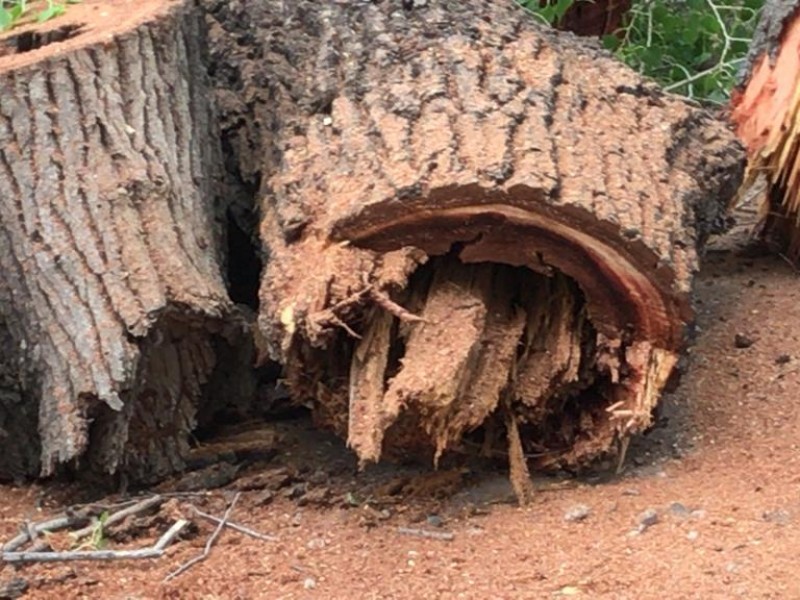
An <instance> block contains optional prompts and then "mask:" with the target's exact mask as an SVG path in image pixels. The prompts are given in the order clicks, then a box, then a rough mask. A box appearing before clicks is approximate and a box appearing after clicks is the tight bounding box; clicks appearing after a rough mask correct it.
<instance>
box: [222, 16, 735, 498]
mask: <svg viewBox="0 0 800 600" xmlns="http://www.w3.org/2000/svg"><path fill="white" fill-rule="evenodd" d="M211 15H212V18H213V19H212V22H213V27H212V32H213V34H212V44H213V46H214V47H215V48H216V49H217V53H218V54H217V55H216V56H218V57H219V59H220V65H219V70H220V72H222V73H225V74H226V76H227V77H230V76H231V73H235V74H236V81H237V83H238V85H240V87H241V89H243V90H244V94H245V95H246V96H247V97H248V98H249V103H248V105H247V106H242V105H241V104H235V103H232V102H230V98H229V95H225V96H222V100H223V101H224V102H225V104H224V106H225V107H226V113H225V118H224V121H225V123H227V124H229V125H228V126H226V128H225V131H227V132H228V135H230V140H229V144H230V146H231V147H232V148H249V150H247V151H242V152H241V156H240V158H239V160H238V163H237V164H238V165H239V167H240V168H241V170H242V172H243V173H253V172H254V166H253V163H252V147H253V143H254V142H253V140H256V142H255V143H256V145H257V147H259V148H260V152H261V155H262V156H263V157H264V158H263V161H262V163H261V171H260V172H261V173H262V174H263V173H268V174H269V176H268V177H266V178H264V179H262V181H261V211H262V217H263V219H262V222H261V226H260V235H261V239H262V241H263V243H264V245H265V248H266V249H267V251H268V254H269V261H268V262H267V264H266V268H265V271H264V275H263V279H262V285H261V290H260V301H261V302H260V311H259V312H260V314H259V333H260V336H261V338H260V347H261V352H262V354H263V356H265V357H270V358H272V359H274V360H277V361H279V362H281V363H283V364H284V365H285V375H286V381H287V384H288V386H289V388H290V389H291V391H292V393H293V394H294V396H295V397H296V399H297V400H298V401H299V402H303V403H306V404H307V405H309V406H311V407H312V409H313V411H314V415H315V418H316V420H317V422H318V423H320V424H321V425H324V426H328V427H332V428H333V429H334V430H336V431H337V432H339V433H340V434H341V435H342V436H344V437H346V438H347V439H348V442H349V444H350V445H351V446H352V447H353V448H354V450H355V451H356V453H357V454H358V455H359V458H360V459H361V461H362V462H370V461H374V460H377V459H378V458H380V457H381V456H384V455H394V454H409V453H415V454H420V455H422V456H429V457H430V458H431V459H433V460H434V461H435V460H436V459H437V458H439V457H440V456H441V454H442V452H444V451H445V450H446V449H448V448H452V447H455V446H457V445H458V443H459V440H461V439H462V438H463V436H465V435H476V436H480V435H481V430H485V431H486V436H485V438H486V440H487V441H486V442H485V443H486V445H487V447H492V445H493V442H492V439H497V440H500V439H501V438H503V435H502V432H503V431H504V430H505V431H506V434H507V435H506V436H505V437H506V438H507V440H506V442H503V443H508V444H509V453H510V455H511V456H512V458H513V457H517V458H516V459H515V460H516V461H517V462H519V461H520V460H522V458H521V457H522V456H523V455H528V454H530V455H534V456H535V457H536V461H535V463H536V464H537V465H540V466H565V467H574V468H578V467H580V466H583V465H585V464H587V463H589V462H591V461H592V460H593V459H595V458H597V457H599V456H603V455H605V454H609V453H614V452H616V450H617V448H618V447H619V444H620V442H621V440H623V439H624V438H626V437H627V436H628V435H630V434H632V433H635V432H638V431H642V430H643V429H645V428H646V427H647V426H648V425H649V424H650V419H651V416H650V415H651V410H652V408H653V406H654V405H655V403H656V402H657V401H658V398H659V394H660V393H661V390H662V389H663V386H664V385H665V382H666V380H667V379H668V377H669V374H670V373H671V372H672V369H673V366H674V364H675V362H676V360H677V357H678V354H679V353H680V351H681V348H682V345H683V343H684V341H685V337H684V331H685V327H686V325H687V323H688V322H689V321H690V320H691V318H692V315H691V309H690V298H689V293H690V289H691V280H692V276H693V273H694V272H695V270H696V269H697V265H698V262H697V261H698V249H699V248H700V247H701V246H702V244H703V242H704V241H705V239H706V238H707V236H708V235H709V233H710V232H712V231H713V230H714V229H715V228H716V227H718V226H719V225H720V224H721V222H724V219H723V212H724V208H725V204H726V202H727V199H728V198H730V197H731V196H732V195H733V192H734V190H735V189H736V187H737V183H738V179H739V177H740V175H741V168H742V154H741V149H740V148H739V147H738V146H737V145H736V144H735V143H734V138H733V135H732V133H731V132H730V131H729V130H728V129H727V128H726V127H725V126H724V125H723V124H721V123H720V122H719V121H717V120H715V119H714V118H712V117H711V116H710V115H709V114H708V113H705V112H703V111H702V110H699V109H698V108H697V107H696V106H693V105H690V104H688V103H686V102H684V101H682V100H680V99H679V98H677V97H674V96H670V95H667V94H663V93H662V92H661V91H659V90H658V89H657V88H656V87H655V86H654V85H653V84H649V83H647V82H645V81H644V80H642V79H641V78H640V77H639V76H638V75H637V74H636V73H634V72H633V71H631V70H630V69H628V68H627V67H625V66H624V65H622V64H621V63H619V62H618V61H616V60H614V59H613V58H612V57H611V56H610V55H608V54H607V53H605V52H603V51H601V50H599V49H598V47H597V45H596V44H595V43H593V42H588V41H586V40H583V39H580V38H576V37H575V36H572V35H564V34H559V33H556V32H553V31H552V30H548V29H544V28H542V27H540V26H539V25H538V24H537V23H536V22H535V21H534V20H533V19H531V18H530V17H529V15H527V14H526V13H525V11H523V10H522V9H521V8H520V7H519V6H517V5H515V4H514V3H513V2H502V1H501V2H491V3H487V2H480V1H478V0H467V1H465V2H459V3H446V2H428V3H426V4H425V6H417V5H416V4H415V5H414V7H413V8H412V9H409V10H404V9H403V8H402V3H399V2H384V3H380V4H370V3H365V4H359V5H356V4H347V5H346V6H345V5H338V4H332V3H331V4H325V5H324V6H323V5H319V4H317V3H310V2H302V1H300V2H295V3H291V4H288V3H281V2H263V3H261V4H260V5H259V6H258V7H249V8H248V9H247V10H244V9H240V8H239V7H236V6H232V5H225V6H218V8H217V9H216V10H214V11H212V12H211ZM278 21H280V22H281V23H288V24H291V27H290V30H284V31H283V33H282V34H281V35H272V34H270V35H267V34H265V33H264V31H263V29H261V27H262V25H263V24H265V23H275V22H278ZM240 39H248V40H252V41H253V43H254V44H255V47H257V48H259V52H256V53H255V56H257V57H258V59H257V60H255V59H252V58H250V57H243V56H242V51H241V50H240V49H239V48H238V46H237V40H240ZM232 57H235V61H234V60H233V59H232ZM342 57H346V60H344V59H343V58H342ZM265 81H266V82H268V84H267V86H266V88H267V89H268V90H269V92H268V93H266V92H264V91H263V88H264V86H263V84H264V82H265ZM299 81H302V82H303V83H302V84H298V83H297V82H299ZM251 107H252V108H251ZM253 115H257V116H258V118H259V119H263V120H262V122H263V123H264V125H265V130H267V129H268V131H269V135H265V134H260V135H259V133H258V132H254V131H253V130H252V128H247V127H241V128H239V129H237V128H236V125H235V124H236V123H242V122H244V123H247V122H248V119H249V118H250V117H252V116H253ZM267 124H268V127H266V126H267ZM258 144H260V146H259V145H258ZM470 432H474V433H470ZM498 443H500V442H498ZM514 471H515V472H516V473H517V474H518V475H519V474H522V473H524V472H526V471H525V468H523V466H522V465H517V466H516V467H514ZM520 478H521V479H524V477H522V475H520V476H519V477H517V479H520ZM521 479H520V481H521ZM517 488H518V491H519V492H520V493H521V495H523V496H524V494H525V490H524V485H522V484H520V485H519V486H517Z"/></svg>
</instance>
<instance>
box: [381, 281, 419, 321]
mask: <svg viewBox="0 0 800 600" xmlns="http://www.w3.org/2000/svg"><path fill="white" fill-rule="evenodd" d="M369 295H370V297H371V298H372V299H373V300H374V301H375V304H377V305H378V306H380V307H381V308H382V309H384V310H385V311H386V312H389V313H391V314H393V315H394V316H395V317H397V318H398V319H400V320H401V321H406V322H408V323H424V322H425V319H423V318H422V317H420V316H419V315H415V314H414V313H412V312H410V311H408V310H406V309H405V308H403V307H402V306H400V305H399V304H397V302H395V301H394V300H392V299H391V298H389V296H387V295H386V294H384V293H383V292H379V291H378V290H376V289H375V288H372V289H371V290H370V294H369Z"/></svg>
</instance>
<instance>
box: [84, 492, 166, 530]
mask: <svg viewBox="0 0 800 600" xmlns="http://www.w3.org/2000/svg"><path fill="white" fill-rule="evenodd" d="M163 502H164V498H162V497H161V496H150V497H149V498H145V499H144V500H142V501H140V502H137V503H136V504H134V505H133V506H129V507H127V508H124V509H122V510H120V511H117V512H115V513H113V514H111V515H109V516H108V519H106V521H105V523H103V527H110V526H111V525H114V524H115V523H119V522H120V521H122V520H124V519H125V518H127V517H129V516H131V515H135V514H137V513H140V512H144V511H146V510H148V509H150V508H153V507H154V506H159V505H161V504H162V503H163ZM96 527H97V523H92V524H91V525H87V526H86V527H84V528H83V529H79V530H78V531H74V532H72V533H71V534H70V535H71V536H72V537H74V538H75V539H76V540H79V539H81V538H84V537H86V536H87V535H92V533H94V530H95V528H96Z"/></svg>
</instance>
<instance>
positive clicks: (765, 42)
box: [731, 0, 800, 264]
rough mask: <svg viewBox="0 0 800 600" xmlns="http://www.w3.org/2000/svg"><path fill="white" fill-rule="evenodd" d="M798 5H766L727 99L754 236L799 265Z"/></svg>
mask: <svg viewBox="0 0 800 600" xmlns="http://www.w3.org/2000/svg"><path fill="white" fill-rule="evenodd" d="M798 7H800V3H798V2H796V1H794V0H768V1H767V2H766V3H765V5H764V8H763V9H762V12H761V17H760V20H759V24H758V27H757V30H756V34H755V37H754V40H753V44H752V46H751V49H750V55H749V57H748V63H747V65H746V68H744V69H742V76H741V81H740V84H739V86H738V89H736V90H734V93H733V94H732V98H731V107H732V114H731V117H732V119H733V121H734V123H735V124H736V131H737V133H738V135H739V137H740V138H741V140H742V142H743V143H744V144H745V146H746V147H747V151H748V155H749V158H750V160H749V162H748V167H747V174H746V177H745V182H744V184H743V186H742V190H743V194H742V195H743V196H744V195H745V194H748V193H750V192H751V191H752V190H758V188H759V186H761V184H762V182H764V183H766V191H765V192H764V193H761V194H759V199H760V207H759V208H760V211H759V212H760V222H759V223H758V225H757V228H756V229H757V232H758V233H759V234H760V235H761V236H762V237H763V238H765V239H766V240H767V241H768V242H769V243H770V244H771V245H773V246H775V247H776V248H777V249H778V250H779V251H781V252H783V253H785V255H786V256H787V257H788V258H789V259H790V260H791V261H792V262H793V263H795V264H797V262H798V261H800V161H798V150H800V12H798V10H797V9H798Z"/></svg>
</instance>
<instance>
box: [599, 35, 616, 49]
mask: <svg viewBox="0 0 800 600" xmlns="http://www.w3.org/2000/svg"><path fill="white" fill-rule="evenodd" d="M619 45H620V39H619V38H618V37H617V36H615V35H610V34H609V35H604V36H603V47H604V48H605V49H606V50H612V51H613V50H616V49H617V48H619Z"/></svg>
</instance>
